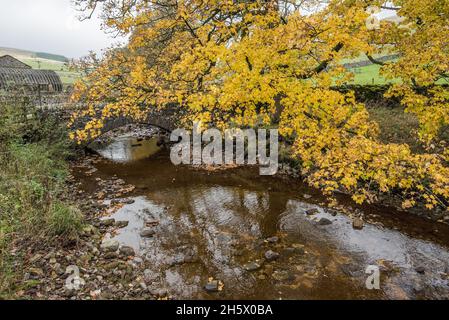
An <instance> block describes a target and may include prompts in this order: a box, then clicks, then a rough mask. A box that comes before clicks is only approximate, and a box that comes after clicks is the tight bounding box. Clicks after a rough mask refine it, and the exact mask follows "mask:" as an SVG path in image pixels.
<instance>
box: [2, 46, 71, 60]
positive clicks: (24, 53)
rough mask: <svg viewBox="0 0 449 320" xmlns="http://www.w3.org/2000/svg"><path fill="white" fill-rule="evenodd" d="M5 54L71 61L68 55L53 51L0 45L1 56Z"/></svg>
mask: <svg viewBox="0 0 449 320" xmlns="http://www.w3.org/2000/svg"><path fill="white" fill-rule="evenodd" d="M5 54H9V55H11V56H13V57H16V58H17V59H36V58H40V59H45V60H51V61H57V62H62V63H65V62H68V61H69V59H68V58H67V57H64V56H62V55H59V54H53V53H48V52H34V51H29V50H22V49H15V48H5V47H0V56H3V55H5Z"/></svg>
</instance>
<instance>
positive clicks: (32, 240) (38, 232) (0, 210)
mask: <svg viewBox="0 0 449 320" xmlns="http://www.w3.org/2000/svg"><path fill="white" fill-rule="evenodd" d="M25 110H27V111H26V112H25ZM28 112H29V109H26V108H22V107H21V106H7V105H0V114H1V117H0V159H1V160H0V298H5V297H12V296H14V293H15V292H17V291H18V290H20V289H21V287H26V286H27V281H22V279H21V277H22V276H23V272H22V270H23V267H24V266H23V263H24V261H25V260H26V258H27V256H26V255H27V252H28V249H30V248H31V247H33V246H45V245H47V244H49V243H52V242H59V243H64V242H65V241H73V240H76V238H77V235H78V232H79V231H80V230H81V228H82V220H83V219H82V215H81V213H80V211H79V210H78V209H76V207H75V206H74V205H73V204H72V203H70V201H68V200H64V199H66V195H67V194H68V190H67V185H66V179H67V176H68V165H67V162H66V160H67V158H68V157H69V156H70V155H71V153H70V148H69V143H68V140H67V135H66V132H65V128H64V127H63V126H62V125H61V124H60V123H59V122H58V121H57V119H53V118H49V119H47V120H45V121H43V120H39V119H38V118H37V117H36V115H34V117H33V119H29V116H28V119H27V115H28Z"/></svg>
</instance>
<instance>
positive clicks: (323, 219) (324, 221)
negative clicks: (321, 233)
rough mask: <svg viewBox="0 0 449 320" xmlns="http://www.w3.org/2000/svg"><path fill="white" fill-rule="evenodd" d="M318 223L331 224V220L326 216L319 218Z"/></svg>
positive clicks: (322, 224)
mask: <svg viewBox="0 0 449 320" xmlns="http://www.w3.org/2000/svg"><path fill="white" fill-rule="evenodd" d="M318 224H319V225H320V226H327V225H329V224H332V221H330V220H329V219H326V218H321V219H320V221H318Z"/></svg>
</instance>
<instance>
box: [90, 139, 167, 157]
mask: <svg viewBox="0 0 449 320" xmlns="http://www.w3.org/2000/svg"><path fill="white" fill-rule="evenodd" d="M92 148H93V149H94V150H95V151H97V152H98V153H99V154H100V155H101V156H102V157H104V158H106V159H110V160H112V161H114V162H122V163H124V162H131V161H136V160H141V159H145V158H148V157H149V156H151V155H153V154H155V153H156V152H158V151H159V150H160V147H159V146H158V145H157V139H155V138H152V139H137V138H132V137H129V136H121V137H118V138H116V139H114V141H113V142H111V143H110V144H106V145H99V144H96V145H94V146H92Z"/></svg>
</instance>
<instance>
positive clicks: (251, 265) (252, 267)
mask: <svg viewBox="0 0 449 320" xmlns="http://www.w3.org/2000/svg"><path fill="white" fill-rule="evenodd" d="M262 264H263V261H262V260H256V261H253V262H248V263H247V264H245V265H244V266H243V269H245V270H246V271H249V272H252V271H257V270H259V269H260V268H262Z"/></svg>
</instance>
